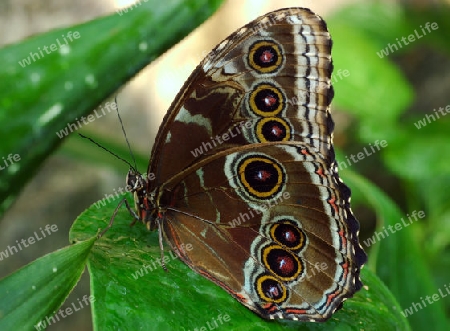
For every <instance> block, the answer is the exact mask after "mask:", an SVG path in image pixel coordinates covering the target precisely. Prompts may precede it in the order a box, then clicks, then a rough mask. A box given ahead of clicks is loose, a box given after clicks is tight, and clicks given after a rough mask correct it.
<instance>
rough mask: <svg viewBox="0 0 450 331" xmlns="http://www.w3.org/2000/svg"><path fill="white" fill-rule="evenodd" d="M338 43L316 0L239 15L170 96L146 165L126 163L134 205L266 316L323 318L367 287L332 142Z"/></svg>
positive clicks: (198, 267)
mask: <svg viewBox="0 0 450 331" xmlns="http://www.w3.org/2000/svg"><path fill="white" fill-rule="evenodd" d="M331 45H332V42H331V37H330V34H329V33H328V31H327V27H326V24H325V22H324V21H323V20H322V19H321V18H320V17H319V16H318V15H316V14H314V13H313V12H311V11H310V10H309V9H305V8H288V9H280V10H277V11H274V12H271V13H268V14H266V15H264V16H261V17H259V18H258V19H256V20H254V21H252V22H250V23H249V24H247V25H245V26H244V27H242V28H240V29H239V30H237V31H236V32H235V33H233V34H232V35H230V36H229V37H228V38H227V39H225V40H224V41H222V42H221V43H220V44H219V45H217V46H216V47H215V48H214V49H213V50H212V51H211V53H209V55H208V56H207V57H206V58H205V59H204V60H203V61H202V62H201V63H200V64H199V66H198V67H197V68H196V69H195V70H194V72H193V73H192V74H191V76H190V77H189V79H188V80H187V82H186V83H185V84H184V86H183V87H182V89H181V91H180V92H179V93H178V95H177V97H176V98H175V100H174V101H173V103H172V105H171V106H170V108H169V111H168V112H167V114H166V116H165V118H164V121H163V123H162V125H161V127H160V128H159V132H158V134H157V137H156V141H155V144H154V146H153V150H152V153H151V159H150V164H149V166H148V171H147V174H149V176H146V175H142V174H140V173H139V172H138V171H137V170H136V169H133V168H132V169H131V170H130V171H129V173H128V175H127V185H129V186H128V187H131V191H132V192H133V193H134V197H135V205H136V210H137V213H134V212H133V215H134V217H135V218H136V219H137V220H141V221H142V222H143V223H144V224H145V225H146V226H147V228H148V229H149V230H156V229H157V230H159V238H160V245H162V241H163V238H164V239H165V241H167V242H168V243H169V244H170V246H171V248H172V249H173V250H174V251H175V252H176V253H177V254H178V255H179V257H180V259H181V260H182V261H183V262H184V263H186V264H187V265H188V266H189V267H190V268H192V269H193V270H194V271H195V272H197V273H199V274H200V275H202V276H204V277H206V278H208V279H209V280H211V281H213V282H214V283H216V284H217V285H219V286H220V287H222V288H223V289H224V290H225V291H227V292H229V293H230V294H231V295H232V296H233V297H234V298H235V299H236V300H238V301H239V302H241V303H242V304H243V305H244V306H246V307H247V308H249V309H251V310H252V311H254V312H255V313H257V314H258V315H260V316H261V317H263V318H267V319H275V318H286V319H292V320H301V321H324V320H326V319H328V318H329V317H330V316H331V315H332V314H333V312H334V311H336V309H338V308H340V307H341V306H342V302H343V301H344V300H345V299H346V298H349V297H351V296H352V295H353V294H354V293H355V292H356V291H358V290H359V289H360V288H361V287H362V283H361V280H360V269H361V267H362V266H363V264H364V263H365V261H366V255H365V253H364V251H363V249H362V248H361V246H360V244H359V242H358V230H359V224H358V221H357V220H356V218H355V217H354V215H353V213H352V211H351V209H350V189H349V188H348V187H347V186H346V185H345V184H344V183H343V182H342V181H341V179H340V178H339V175H338V170H337V164H336V160H335V154H334V150H333V145H332V132H333V128H334V122H333V120H332V118H331V115H330V102H331V99H332V98H333V88H332V86H331V80H330V78H331V72H332V69H333V66H332V61H331ZM127 206H128V204H127ZM186 244H191V245H192V247H193V249H192V250H189V251H185V250H183V249H182V248H183V247H184V245H186Z"/></svg>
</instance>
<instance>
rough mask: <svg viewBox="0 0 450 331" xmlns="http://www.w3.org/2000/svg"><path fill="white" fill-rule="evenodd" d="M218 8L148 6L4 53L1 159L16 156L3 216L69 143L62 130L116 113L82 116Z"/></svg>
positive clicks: (0, 175) (210, 4)
mask: <svg viewBox="0 0 450 331" xmlns="http://www.w3.org/2000/svg"><path fill="white" fill-rule="evenodd" d="M220 3H221V0H200V1H199V0H167V1H163V2H161V1H158V0H151V1H145V2H141V3H140V4H139V5H138V6H137V7H136V8H133V9H131V10H129V11H128V12H127V13H122V15H119V14H117V13H115V14H112V15H110V16H107V17H102V18H99V19H96V20H94V21H91V22H87V23H84V24H80V25H76V26H71V27H68V28H64V29H57V30H53V31H50V32H47V33H44V34H41V35H37V36H34V37H32V38H29V39H27V40H24V41H22V42H20V43H18V44H15V45H10V46H7V47H4V48H3V49H1V50H0V62H1V63H2V65H1V67H0V110H1V111H0V123H1V125H2V130H1V135H0V139H1V142H2V143H1V144H0V156H3V157H5V158H7V157H8V155H10V154H12V158H11V159H12V160H14V156H15V155H17V156H16V157H15V160H16V161H15V162H12V163H13V164H12V165H9V166H8V167H7V168H6V169H5V170H2V171H0V202H1V204H0V214H2V213H3V212H4V211H5V210H6V209H7V208H8V207H9V206H10V205H11V204H12V202H13V201H14V199H15V196H16V195H17V193H18V192H19V190H20V189H21V188H22V187H23V185H24V184H25V182H26V181H27V180H29V179H30V178H31V177H32V175H33V174H34V173H35V172H36V170H37V169H38V168H39V165H40V164H41V163H42V161H43V160H44V159H45V158H46V157H47V156H48V155H49V154H50V153H51V152H52V151H53V150H54V149H55V148H56V147H57V146H58V145H59V144H60V143H61V141H62V139H64V137H62V138H61V139H60V137H59V136H58V134H61V130H65V131H66V133H67V134H70V132H71V131H75V130H77V129H78V128H79V127H80V126H83V125H89V123H91V122H92V121H93V120H95V119H96V118H99V117H101V116H105V115H107V114H108V113H109V112H111V111H112V112H114V108H113V107H109V108H107V107H104V108H103V109H104V112H103V111H102V109H97V112H96V113H94V114H93V115H90V116H91V117H87V116H85V115H87V114H88V113H89V112H91V111H92V110H93V109H94V108H95V107H96V106H97V105H99V104H100V103H101V101H103V100H104V99H105V98H106V97H108V96H109V95H110V94H111V93H113V92H114V91H116V90H117V88H119V87H120V86H121V85H123V84H124V83H125V82H126V81H128V80H129V79H130V78H131V77H133V76H134V75H135V74H136V73H137V72H138V71H139V70H141V69H142V68H143V67H145V66H146V65H147V64H148V63H149V62H151V61H152V60H153V59H155V58H156V57H157V56H159V55H160V54H162V53H163V52H164V51H166V50H167V49H169V48H170V47H171V46H173V45H174V44H175V43H177V42H178V41H179V40H180V39H181V38H183V37H184V36H186V35H187V34H188V33H189V32H191V31H192V30H193V29H194V28H195V27H197V26H198V25H199V24H200V23H202V22H203V21H204V20H205V19H206V18H208V17H209V16H210V15H211V14H212V13H213V11H214V10H215V9H216V8H217V7H218V5H219V4H220ZM69 35H70V36H72V37H69ZM70 38H71V39H70ZM58 43H59V44H67V45H68V46H65V47H62V48H61V47H60V46H59V44H58ZM52 45H53V46H52ZM41 52H42V54H41ZM31 53H35V54H31ZM23 61H28V62H29V64H26V63H24V62H23ZM19 62H20V63H21V64H20V63H19ZM82 116H85V117H86V118H85V119H83V117H82ZM69 123H70V124H72V128H71V129H70V130H69V128H68V124H69ZM85 123H86V124H85ZM62 135H63V136H65V134H62ZM9 163H10V162H9V161H8V164H9Z"/></svg>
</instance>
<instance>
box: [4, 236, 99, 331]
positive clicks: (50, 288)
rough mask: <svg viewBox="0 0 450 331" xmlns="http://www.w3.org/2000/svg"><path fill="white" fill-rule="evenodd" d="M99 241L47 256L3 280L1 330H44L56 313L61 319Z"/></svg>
mask: <svg viewBox="0 0 450 331" xmlns="http://www.w3.org/2000/svg"><path fill="white" fill-rule="evenodd" d="M44 235H45V232H43V233H39V234H37V236H39V238H42V237H43V236H44ZM36 238H37V237H36ZM96 239H97V238H96V236H95V234H94V237H92V238H89V239H87V240H86V241H83V242H80V243H78V244H76V245H72V246H69V247H66V248H63V249H61V250H58V251H56V252H53V253H50V254H47V255H45V256H43V257H41V258H39V259H37V260H36V261H33V262H32V263H30V264H28V265H26V266H25V267H23V268H21V269H19V270H18V271H16V272H14V273H13V274H11V275H9V276H7V277H5V278H3V279H2V280H0V330H35V328H36V329H37V330H44V329H45V326H46V325H48V321H51V319H52V318H53V320H55V319H56V317H54V315H55V314H59V316H61V315H60V313H59V312H58V308H59V307H60V306H61V305H62V303H63V302H64V300H65V299H66V298H67V296H68V295H69V293H70V292H71V291H72V289H73V288H74V286H75V285H76V284H77V282H78V280H79V279H80V277H81V274H82V273H83V270H84V268H85V266H86V260H87V257H88V255H89V252H90V250H91V248H92V245H93V244H94V242H95V240H96ZM29 244H30V243H29ZM87 304H89V303H87ZM69 309H71V308H70V307H69ZM72 312H73V311H72ZM63 314H64V312H63ZM66 314H69V313H67V312H66ZM40 321H42V322H41V324H38V323H39V322H40Z"/></svg>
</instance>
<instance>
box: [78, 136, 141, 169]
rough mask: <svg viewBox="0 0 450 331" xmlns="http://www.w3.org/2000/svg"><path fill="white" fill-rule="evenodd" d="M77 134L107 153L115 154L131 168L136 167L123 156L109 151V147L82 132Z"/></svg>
mask: <svg viewBox="0 0 450 331" xmlns="http://www.w3.org/2000/svg"><path fill="white" fill-rule="evenodd" d="M78 135H80V136H81V137H82V138H85V139H87V140H89V141H91V142H92V143H94V144H96V145H97V146H98V147H100V148H101V149H103V150H105V151H107V152H108V153H109V154H112V155H114V156H115V157H116V158H118V159H119V160H122V161H123V162H125V163H126V164H128V165H129V166H130V167H131V169H134V170H135V169H136V168H134V167H133V165H132V164H131V163H130V162H128V161H127V160H125V159H124V158H122V157H120V156H119V155H117V154H116V153H114V152H111V151H110V150H109V149H107V148H106V147H104V146H102V145H100V144H99V143H98V142H96V141H95V140H94V139H92V138H89V137H86V136H85V135H84V134H81V133H79V134H78Z"/></svg>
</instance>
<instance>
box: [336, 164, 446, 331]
mask: <svg viewBox="0 0 450 331" xmlns="http://www.w3.org/2000/svg"><path fill="white" fill-rule="evenodd" d="M341 173H342V177H343V178H344V179H345V183H346V184H347V185H349V186H350V187H351V188H352V191H353V193H352V195H353V196H355V195H356V196H359V198H360V199H361V197H363V198H364V199H365V201H366V203H367V204H368V205H369V206H371V207H372V208H373V209H375V211H376V213H377V217H378V219H379V224H378V226H377V231H376V232H377V233H378V236H377V235H376V234H374V236H373V237H371V238H370V239H371V241H370V242H369V240H365V241H364V242H363V243H361V244H362V246H363V248H364V249H366V250H367V249H368V248H369V247H370V249H371V254H370V256H369V263H368V264H369V267H370V268H371V269H372V270H376V271H377V275H379V276H380V278H381V279H382V280H383V281H384V282H385V283H386V285H387V286H388V288H389V289H390V290H391V291H392V293H393V294H394V295H395V297H396V298H397V300H398V301H399V302H400V305H401V306H402V308H403V309H410V308H411V307H412V305H413V303H417V302H419V303H420V302H421V300H422V299H421V298H422V297H423V298H425V297H426V296H427V295H433V294H436V293H438V292H439V288H438V287H437V286H436V285H435V284H434V283H433V281H432V278H431V274H430V272H429V270H428V269H427V267H426V263H425V259H424V256H423V254H422V250H421V247H420V246H419V245H418V242H417V241H416V240H415V235H414V229H413V228H414V222H417V221H420V219H421V217H420V215H422V214H419V212H420V210H416V213H414V215H416V216H415V217H413V216H411V218H408V216H407V215H405V214H404V213H402V212H401V211H400V210H399V208H398V207H397V206H396V205H395V204H394V203H393V202H392V200H391V199H390V198H389V197H388V196H386V195H385V194H384V193H383V192H382V191H380V189H378V188H377V187H376V186H374V185H373V184H371V183H370V182H369V181H367V180H366V179H364V178H362V177H360V176H358V175H357V174H356V173H353V172H351V171H349V170H348V169H347V170H342V171H341ZM409 214H411V215H413V213H412V211H411V212H410V213H409ZM409 214H408V215H409ZM417 215H419V216H417ZM411 220H412V221H411ZM360 222H362V220H360ZM396 226H397V228H396ZM389 227H392V229H393V231H391V230H389ZM398 227H400V229H398ZM386 233H387V234H386ZM442 288H443V284H442ZM408 319H409V320H410V324H411V325H414V328H415V329H416V330H425V329H427V328H428V327H429V326H430V325H433V330H448V322H447V321H446V318H445V312H444V308H443V302H442V300H440V301H437V302H434V303H433V306H432V307H424V309H422V310H419V311H417V312H416V311H414V312H413V314H412V315H410V316H408Z"/></svg>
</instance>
